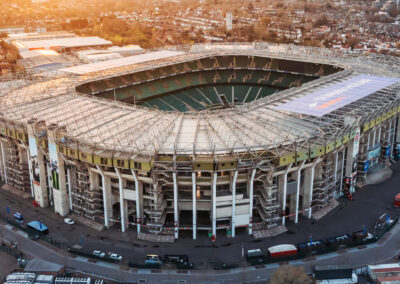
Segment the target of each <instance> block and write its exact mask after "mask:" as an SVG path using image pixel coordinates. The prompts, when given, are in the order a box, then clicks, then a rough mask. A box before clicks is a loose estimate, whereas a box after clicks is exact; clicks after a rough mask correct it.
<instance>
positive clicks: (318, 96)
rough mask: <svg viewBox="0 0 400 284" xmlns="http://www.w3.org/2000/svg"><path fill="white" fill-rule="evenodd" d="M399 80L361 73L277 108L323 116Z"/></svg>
mask: <svg viewBox="0 0 400 284" xmlns="http://www.w3.org/2000/svg"><path fill="white" fill-rule="evenodd" d="M399 81H400V80H399V78H391V77H380V76H370V75H364V74H361V75H357V76H354V77H351V78H349V79H347V80H344V81H341V82H339V83H337V84H333V85H331V86H328V87H324V88H322V89H319V90H317V91H314V92H312V93H310V94H307V95H305V96H301V97H298V98H295V99H293V100H291V101H288V102H286V103H283V104H281V105H279V106H276V107H275V108H276V109H278V110H284V111H290V112H296V113H301V114H307V115H311V116H316V117H322V116H324V115H325V114H328V113H331V112H332V111H334V110H337V109H339V108H341V107H343V106H346V105H348V104H350V103H352V102H355V101H357V100H359V99H362V98H364V97H366V96H369V95H371V94H373V93H375V92H378V91H380V90H382V89H384V88H386V87H388V86H390V85H393V84H394V83H396V82H399Z"/></svg>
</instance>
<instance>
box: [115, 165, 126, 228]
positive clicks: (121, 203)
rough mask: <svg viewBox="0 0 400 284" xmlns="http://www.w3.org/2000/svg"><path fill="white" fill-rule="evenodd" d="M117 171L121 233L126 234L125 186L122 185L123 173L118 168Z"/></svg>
mask: <svg viewBox="0 0 400 284" xmlns="http://www.w3.org/2000/svg"><path fill="white" fill-rule="evenodd" d="M114 169H115V173H116V174H117V177H118V188H119V207H120V212H121V213H120V214H121V232H122V233H125V224H126V220H125V211H126V210H125V205H126V204H125V202H124V186H123V183H122V177H121V173H120V171H119V169H118V168H114Z"/></svg>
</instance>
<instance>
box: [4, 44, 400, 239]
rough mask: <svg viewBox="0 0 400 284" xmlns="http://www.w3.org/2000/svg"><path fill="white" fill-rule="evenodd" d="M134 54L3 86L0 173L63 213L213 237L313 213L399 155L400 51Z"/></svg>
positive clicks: (258, 48) (210, 48)
mask: <svg viewBox="0 0 400 284" xmlns="http://www.w3.org/2000/svg"><path fill="white" fill-rule="evenodd" d="M152 54H154V56H155V57H152ZM140 56H142V58H143V55H139V57H135V58H128V59H125V63H121V64H120V63H118V62H114V63H113V62H106V63H101V62H100V63H96V64H94V65H84V66H77V67H72V69H66V70H64V71H65V74H64V75H60V76H58V77H57V78H53V79H52V80H43V81H40V82H22V84H23V86H14V89H13V90H10V89H8V90H4V89H3V90H2V91H1V92H2V95H1V97H0V101H1V104H0V142H1V143H0V146H1V149H0V172H1V178H2V180H3V181H4V182H5V183H7V184H9V185H10V186H13V187H14V188H15V189H16V190H22V191H26V192H30V193H31V194H32V197H33V198H34V200H35V201H36V202H37V203H38V204H39V205H40V206H42V207H47V206H52V207H54V211H55V213H57V214H60V215H62V216H65V215H67V214H69V213H70V212H74V213H75V214H79V215H81V216H84V217H85V218H88V219H91V220H93V221H96V222H101V223H103V224H104V226H105V227H107V228H108V227H110V226H112V225H113V224H114V223H120V224H121V229H122V231H123V232H125V231H126V230H127V229H128V228H130V230H137V232H138V233H140V234H139V235H140V236H141V235H146V236H151V235H156V236H166V237H174V238H175V239H177V238H178V236H179V232H180V231H181V230H192V232H193V238H196V234H197V232H198V231H199V230H207V231H209V232H210V233H211V235H213V237H214V238H215V236H216V233H217V230H227V231H229V233H230V234H231V235H232V236H235V231H236V230H237V228H239V227H241V228H243V227H245V228H247V231H248V233H249V234H253V233H254V232H255V231H258V232H261V231H262V232H268V231H269V230H272V228H274V227H276V226H278V225H285V222H287V220H288V219H291V220H292V221H293V222H295V223H297V222H298V220H299V217H300V216H304V217H306V218H311V217H312V216H313V215H314V214H317V213H318V211H319V210H321V209H324V208H327V206H328V204H330V202H331V201H332V200H335V199H337V198H338V197H340V196H342V195H349V194H352V193H353V192H354V191H355V186H356V182H357V181H361V182H362V181H363V180H364V179H365V178H366V177H367V175H368V172H369V171H370V169H371V168H374V167H375V166H377V165H379V164H382V163H384V162H385V161H386V160H388V159H389V158H390V157H391V156H392V155H397V154H398V151H397V150H396V147H395V145H396V144H398V143H400V131H399V112H400V81H399V77H400V69H399V66H400V64H399V60H398V59H396V58H392V57H385V56H378V55H370V56H365V55H363V56H354V55H346V54H341V53H334V52H333V51H331V50H326V49H315V48H306V47H296V46H287V45H271V44H266V43H257V44H223V45H221V44H219V45H207V44H205V45H201V44H200V45H194V46H179V47H172V48H170V50H168V51H165V54H164V55H162V54H160V52H159V51H156V52H154V53H148V54H147V55H145V57H147V58H146V60H138V58H140ZM130 60H131V61H130ZM126 62H128V63H126ZM129 62H131V63H129ZM111 67H112V68H111ZM11 86H12V84H11Z"/></svg>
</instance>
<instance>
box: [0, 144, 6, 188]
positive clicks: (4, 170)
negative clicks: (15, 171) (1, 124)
mask: <svg viewBox="0 0 400 284" xmlns="http://www.w3.org/2000/svg"><path fill="white" fill-rule="evenodd" d="M0 147H1V160H2V174H3V180H4V181H5V183H8V178H7V167H6V151H5V146H4V144H3V141H1V140H0Z"/></svg>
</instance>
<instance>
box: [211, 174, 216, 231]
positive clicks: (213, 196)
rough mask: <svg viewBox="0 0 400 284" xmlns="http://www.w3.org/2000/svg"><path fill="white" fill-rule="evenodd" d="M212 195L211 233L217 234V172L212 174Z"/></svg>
mask: <svg viewBox="0 0 400 284" xmlns="http://www.w3.org/2000/svg"><path fill="white" fill-rule="evenodd" d="M211 191H212V197H211V202H212V206H211V216H212V235H213V237H214V238H215V237H216V236H217V173H213V174H212V190H211Z"/></svg>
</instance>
